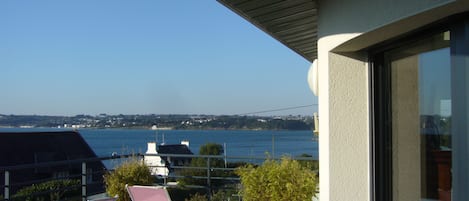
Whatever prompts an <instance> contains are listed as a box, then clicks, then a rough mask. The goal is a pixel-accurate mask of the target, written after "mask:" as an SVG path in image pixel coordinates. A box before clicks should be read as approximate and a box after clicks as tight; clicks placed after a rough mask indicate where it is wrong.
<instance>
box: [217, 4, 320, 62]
mask: <svg viewBox="0 0 469 201" xmlns="http://www.w3.org/2000/svg"><path fill="white" fill-rule="evenodd" d="M217 1H218V2H219V3H221V4H222V5H224V6H225V7H227V8H228V9H230V10H231V11H233V12H234V13H236V14H238V15H239V16H241V17H243V18H244V19H245V20H247V21H248V22H250V23H251V24H253V25H254V26H256V27H257V28H258V29H260V30H262V31H263V32H265V33H267V34H268V35H270V36H271V37H272V38H274V39H275V40H277V41H279V42H280V43H282V44H283V45H285V46H287V47H288V48H290V49H291V50H293V51H294V52H296V53H297V54H299V55H300V56H302V57H303V58H305V59H306V60H308V61H310V62H313V60H314V59H316V58H317V51H316V52H314V53H313V54H311V52H309V53H307V52H303V51H301V50H299V49H298V48H297V47H296V46H295V45H293V44H291V43H289V42H287V41H285V40H283V39H282V38H281V37H279V36H277V35H276V34H275V33H273V32H271V31H269V30H268V27H266V26H263V25H262V24H260V23H259V22H258V21H257V20H256V19H254V18H252V17H251V16H249V15H247V14H246V13H245V12H243V11H242V10H239V9H238V8H237V7H236V6H235V5H232V4H230V3H229V2H228V1H229V0H217ZM313 22H314V20H312V23H313ZM313 37H314V36H313ZM307 42H308V41H305V43H307ZM309 42H311V43H312V44H311V45H312V46H316V45H317V39H314V40H313V41H309Z"/></svg>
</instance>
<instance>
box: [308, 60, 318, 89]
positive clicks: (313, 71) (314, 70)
mask: <svg viewBox="0 0 469 201" xmlns="http://www.w3.org/2000/svg"><path fill="white" fill-rule="evenodd" d="M318 84H319V82H318V60H317V59H315V60H314V61H313V63H312V64H311V67H309V71H308V85H309V88H310V89H311V91H312V92H313V94H314V95H315V96H319V86H318Z"/></svg>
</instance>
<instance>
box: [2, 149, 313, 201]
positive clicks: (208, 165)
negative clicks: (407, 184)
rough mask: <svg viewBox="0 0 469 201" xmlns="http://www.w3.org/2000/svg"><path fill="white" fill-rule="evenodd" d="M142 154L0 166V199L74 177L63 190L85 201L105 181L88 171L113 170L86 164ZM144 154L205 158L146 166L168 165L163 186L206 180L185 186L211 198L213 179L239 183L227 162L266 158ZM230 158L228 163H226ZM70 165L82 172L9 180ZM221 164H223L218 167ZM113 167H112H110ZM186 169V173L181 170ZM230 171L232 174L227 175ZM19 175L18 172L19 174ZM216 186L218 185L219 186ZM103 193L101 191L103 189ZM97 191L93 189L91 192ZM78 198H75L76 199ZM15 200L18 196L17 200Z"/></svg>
mask: <svg viewBox="0 0 469 201" xmlns="http://www.w3.org/2000/svg"><path fill="white" fill-rule="evenodd" d="M143 156H144V155H142V154H126V155H118V156H112V157H97V158H87V159H76V160H66V161H56V162H44V163H35V164H26V165H15V166H4V167H0V175H1V174H3V177H4V183H3V185H0V188H2V189H3V194H0V195H2V196H3V197H0V200H5V201H10V200H13V198H14V196H12V193H13V192H15V191H17V190H13V189H18V188H19V187H25V186H29V185H33V184H34V185H37V184H39V183H42V182H47V181H53V180H63V179H74V180H79V181H80V182H79V185H75V186H68V187H64V189H65V190H67V189H66V188H68V189H70V188H73V189H79V191H80V196H79V197H80V198H79V199H81V200H82V201H87V199H88V196H90V195H91V193H90V192H89V188H90V185H101V187H102V189H104V184H103V181H102V180H98V181H89V180H88V178H89V176H90V174H95V175H103V174H104V172H107V171H112V170H102V171H103V172H96V171H95V172H90V169H89V168H88V166H89V164H92V163H96V162H103V161H109V160H111V161H114V162H116V161H117V162H116V163H114V165H116V166H117V165H119V164H120V163H122V162H123V161H125V160H127V159H129V158H131V157H133V158H135V157H136V158H137V159H142V158H143ZM146 156H159V157H167V158H191V159H192V160H193V159H194V158H201V159H203V160H205V165H204V166H188V165H187V164H186V165H183V166H181V165H173V164H170V165H169V166H149V168H169V170H170V174H168V175H163V176H159V177H157V178H159V181H161V182H157V184H158V185H162V186H166V187H169V188H171V187H176V186H174V185H171V183H170V182H168V181H176V180H180V179H192V180H197V181H205V182H198V183H204V185H185V186H184V187H185V188H198V189H206V190H207V195H208V196H209V200H210V195H211V192H212V190H213V188H214V187H213V185H212V184H213V183H214V182H215V181H225V182H227V183H231V184H233V185H236V184H238V183H239V180H240V179H239V177H238V176H236V175H235V174H234V173H233V172H234V171H235V170H236V169H237V168H236V167H235V166H232V167H229V165H230V164H233V163H236V162H238V163H243V162H244V163H246V164H248V163H249V164H261V163H262V162H263V161H265V160H266V159H267V157H251V156H249V157H248V156H222V155H218V156H213V155H182V154H146ZM271 159H274V160H277V159H280V158H271ZM293 159H295V160H300V161H301V160H304V161H314V159H313V158H312V157H293ZM214 161H218V162H220V161H222V162H223V165H220V164H218V166H214V165H213V164H212V163H213V162H214ZM227 161H229V163H227ZM67 165H68V166H70V165H74V166H75V167H76V166H79V165H80V166H81V172H80V174H74V175H68V176H66V177H61V178H55V179H54V178H46V179H39V180H28V181H26V182H17V183H12V178H14V177H15V176H17V175H15V173H17V172H20V171H24V170H36V169H38V168H52V167H57V166H67ZM221 166H222V167H221ZM112 168H114V167H111V169H112ZM190 170H195V171H199V174H198V175H185V174H187V173H188V172H190ZM184 171H186V172H184ZM201 171H202V172H205V174H202V175H201V174H200V172H201ZM220 172H222V173H225V174H219V173H220ZM230 172H231V174H229V173H230ZM20 174H21V173H20ZM218 188H219V187H218ZM64 189H55V191H63V190H64ZM52 191H53V190H49V191H44V192H41V193H42V194H47V193H51V192H52ZM102 192H104V191H102ZM94 193H96V192H94ZM76 199H77V198H76V197H75V200H76ZM16 200H18V198H17V199H16Z"/></svg>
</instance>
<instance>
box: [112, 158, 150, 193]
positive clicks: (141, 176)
mask: <svg viewBox="0 0 469 201" xmlns="http://www.w3.org/2000/svg"><path fill="white" fill-rule="evenodd" d="M153 180H154V178H153V176H151V173H150V169H149V168H148V166H146V165H145V164H143V163H142V162H141V161H138V160H137V159H132V160H130V161H127V162H124V163H123V164H121V165H120V166H119V167H117V168H116V169H115V170H114V171H113V172H111V173H108V174H106V175H105V176H104V182H105V184H106V191H107V193H108V194H109V195H111V196H114V195H118V197H119V198H118V200H119V201H130V197H129V194H128V193H127V189H125V185H131V186H132V185H151V184H152V183H153Z"/></svg>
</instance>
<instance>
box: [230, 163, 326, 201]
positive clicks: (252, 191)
mask: <svg viewBox="0 0 469 201" xmlns="http://www.w3.org/2000/svg"><path fill="white" fill-rule="evenodd" d="M237 173H238V174H239V175H240V177H241V184H242V190H241V194H242V196H243V200H245V201H258V200H270V201H284V200H291V201H304V200H311V198H312V197H313V196H314V195H315V193H316V189H317V179H316V174H315V173H314V172H313V171H312V170H311V169H309V168H306V167H304V166H302V165H301V164H300V163H299V162H298V161H295V160H292V159H291V158H288V157H283V158H282V160H281V161H280V162H277V161H274V160H271V159H268V160H266V161H265V162H264V163H263V164H262V165H261V166H259V167H253V166H252V165H248V166H246V167H243V168H240V169H238V170H237Z"/></svg>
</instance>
